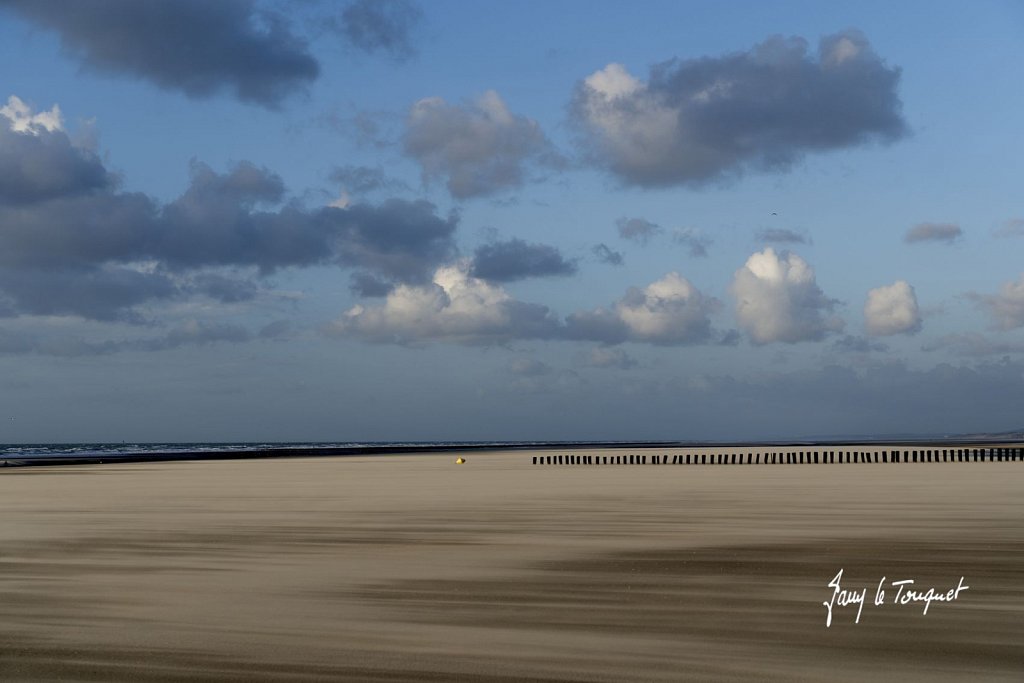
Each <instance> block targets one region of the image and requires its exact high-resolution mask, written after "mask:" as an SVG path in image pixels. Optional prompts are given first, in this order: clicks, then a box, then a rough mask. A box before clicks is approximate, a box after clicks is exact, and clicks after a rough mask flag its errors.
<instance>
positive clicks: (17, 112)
mask: <svg viewBox="0 0 1024 683" xmlns="http://www.w3.org/2000/svg"><path fill="white" fill-rule="evenodd" d="M0 116H3V117H4V118H6V119H7V121H8V125H9V126H10V128H11V130H13V131H14V132H15V133H31V134H32V135H38V134H39V133H41V132H43V131H46V132H48V133H54V132H57V131H63V130H64V124H63V121H62V120H61V115H60V107H58V106H57V105H56V104H55V105H53V108H52V109H50V111H41V112H39V113H38V114H33V113H32V108H31V107H29V106H28V105H27V104H25V103H24V102H23V101H22V100H21V98H19V97H17V96H15V95H11V96H10V97H8V98H7V104H6V105H5V106H3V107H0Z"/></svg>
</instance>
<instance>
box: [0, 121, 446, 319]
mask: <svg viewBox="0 0 1024 683" xmlns="http://www.w3.org/2000/svg"><path fill="white" fill-rule="evenodd" d="M19 102H20V101H19ZM13 104H14V105H17V104H18V103H13ZM33 116H37V115H33V114H31V113H30V112H24V111H22V112H20V113H17V114H15V116H14V118H11V117H9V116H7V115H6V114H5V115H3V116H2V117H0V124H3V123H6V124H7V125H6V126H4V125H0V142H7V141H8V140H11V141H12V144H9V145H8V144H4V145H3V146H0V167H2V168H4V169H8V170H9V171H10V172H9V173H6V174H0V225H2V226H3V229H2V230H0V295H2V296H0V298H3V299H4V301H5V302H6V303H5V306H6V308H8V309H9V310H11V311H14V312H20V313H28V314H59V315H66V314H75V315H81V316H84V317H88V318H95V319H99V320H114V319H126V320H127V319H134V316H133V314H132V313H131V310H130V309H132V308H133V307H135V306H137V305H139V304H141V303H144V302H147V301H151V300H161V299H173V298H181V297H187V296H190V295H195V294H201V295H204V296H209V297H213V298H216V299H219V300H221V301H228V302H231V301H241V300H245V299H246V298H251V297H252V296H253V295H254V289H255V285H253V283H252V281H246V279H245V278H244V277H243V278H242V279H241V280H239V279H238V278H236V277H234V276H232V277H228V276H225V275H223V274H221V275H217V274H216V273H213V272H211V271H214V270H216V269H218V268H230V269H255V270H256V271H257V273H258V274H260V275H268V274H271V273H273V272H275V271H276V270H278V269H281V268H289V267H308V266H315V265H331V264H335V265H338V266H342V267H351V268H356V269H359V270H361V271H364V272H367V273H370V274H371V275H372V276H374V277H376V278H377V279H378V280H381V281H383V282H387V283H392V282H405V283H419V284H421V283H425V282H429V281H430V277H431V274H432V273H433V271H434V269H435V268H436V267H437V266H438V265H440V264H442V263H448V262H450V261H451V260H452V259H453V258H454V257H455V255H456V253H457V249H456V246H455V241H454V234H455V230H456V227H457V223H458V217H457V216H456V215H455V214H452V215H449V216H448V217H446V218H445V217H440V216H438V215H437V214H436V211H435V208H434V206H433V205H431V204H429V203H428V202H423V201H404V200H399V199H390V200H387V201H384V202H382V203H381V204H377V205H373V204H365V203H358V204H353V205H351V206H347V207H345V208H334V207H322V208H317V209H306V208H303V207H302V206H300V205H298V204H295V203H293V202H286V201H285V196H286V191H285V187H284V183H283V182H282V180H281V178H280V177H279V176H277V175H276V174H274V173H273V172H271V171H269V170H268V169H265V168H259V167H256V166H254V165H253V164H250V163H247V162H242V163H239V164H237V165H236V166H235V167H233V168H232V169H230V170H229V171H228V172H226V173H218V172H216V171H214V170H213V169H211V168H210V167H209V166H206V165H205V164H201V163H198V162H195V163H193V165H192V168H191V179H190V183H189V186H188V188H187V189H186V190H185V192H184V193H183V194H182V195H181V196H180V197H178V198H177V199H175V200H173V201H171V202H169V203H167V204H163V205H161V204H160V203H159V202H157V201H156V200H154V199H152V198H151V197H149V196H147V195H145V194H142V193H131V192H123V191H120V190H119V189H118V187H117V184H116V183H115V182H114V181H113V180H111V177H110V174H109V173H108V172H107V171H106V170H105V169H104V167H103V165H102V164H101V163H100V161H99V160H98V159H97V158H96V157H95V156H94V155H92V153H91V152H87V151H83V150H80V149H78V148H76V147H74V146H73V145H72V144H71V143H70V141H69V139H68V136H67V134H66V133H65V132H64V131H63V130H60V129H59V128H58V127H56V126H55V125H49V126H47V125H44V124H42V123H39V124H26V125H24V126H21V128H22V130H21V132H16V131H15V130H14V129H13V127H14V123H12V122H13V121H15V120H31V119H32V117H33ZM40 146H42V148H43V149H50V150H56V151H57V153H55V154H45V153H43V152H41V151H40V150H41V147H40Z"/></svg>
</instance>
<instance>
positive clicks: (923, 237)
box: [903, 223, 964, 244]
mask: <svg viewBox="0 0 1024 683" xmlns="http://www.w3.org/2000/svg"><path fill="white" fill-rule="evenodd" d="M963 234H964V231H963V230H961V229H960V226H959V225H956V224H955V223H919V224H917V225H915V226H914V227H913V228H911V229H910V230H907V234H906V235H904V237H903V241H904V242H906V243H907V244H917V243H919V242H944V243H946V244H952V243H953V242H955V241H957V240H958V239H960V238H961V237H963Z"/></svg>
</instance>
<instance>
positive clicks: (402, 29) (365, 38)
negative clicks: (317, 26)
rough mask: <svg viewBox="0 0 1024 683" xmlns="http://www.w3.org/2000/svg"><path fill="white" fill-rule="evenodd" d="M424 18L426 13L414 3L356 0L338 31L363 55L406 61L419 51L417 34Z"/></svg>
mask: <svg viewBox="0 0 1024 683" xmlns="http://www.w3.org/2000/svg"><path fill="white" fill-rule="evenodd" d="M422 18H423V11H422V10H421V9H420V8H419V6H418V5H417V4H416V3H414V2H411V0H355V2H351V3H349V5H348V6H347V7H345V9H344V10H342V12H341V22H340V24H339V26H338V28H339V29H340V30H341V33H342V35H343V36H345V38H346V40H348V42H349V43H350V44H351V45H352V46H353V47H355V48H357V49H359V50H362V51H363V52H366V53H368V54H372V53H376V52H383V53H385V54H387V55H389V56H390V57H391V58H393V59H395V60H396V61H405V60H407V59H409V58H411V57H412V56H413V55H414V54H415V52H416V51H415V49H414V47H413V40H412V38H413V32H414V29H415V28H416V26H417V25H418V24H419V22H420V21H421V20H422Z"/></svg>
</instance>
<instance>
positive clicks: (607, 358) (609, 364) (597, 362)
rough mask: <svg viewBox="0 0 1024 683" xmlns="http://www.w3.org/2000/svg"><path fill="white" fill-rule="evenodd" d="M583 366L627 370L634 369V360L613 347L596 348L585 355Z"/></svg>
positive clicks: (635, 363)
mask: <svg viewBox="0 0 1024 683" xmlns="http://www.w3.org/2000/svg"><path fill="white" fill-rule="evenodd" d="M585 364H586V365H588V366H590V367H592V368H619V369H620V370H628V369H629V368H632V367H636V365H637V362H636V359H635V358H633V357H632V356H630V355H629V354H628V353H626V352H625V351H624V350H622V349H621V348H619V347H615V346H598V347H597V348H594V349H591V350H590V353H588V354H587V356H586V360H585Z"/></svg>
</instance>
